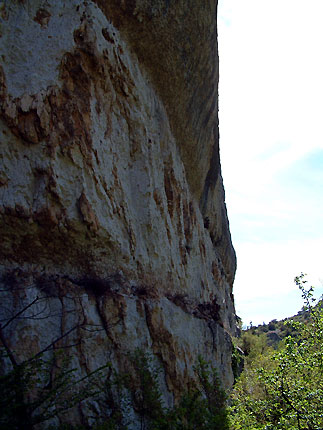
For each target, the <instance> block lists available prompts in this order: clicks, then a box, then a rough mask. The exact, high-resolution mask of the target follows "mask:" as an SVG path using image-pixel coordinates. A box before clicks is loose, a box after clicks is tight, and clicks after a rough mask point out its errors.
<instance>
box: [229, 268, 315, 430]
mask: <svg viewBox="0 0 323 430" xmlns="http://www.w3.org/2000/svg"><path fill="white" fill-rule="evenodd" d="M295 283H296V285H297V286H298V287H299V288H300V290H301V292H302V296H303V299H304V308H303V310H302V312H301V313H300V314H299V315H298V316H297V317H296V318H293V319H287V320H286V321H285V322H284V324H285V325H286V327H287V328H288V329H289V330H290V332H289V333H290V334H286V335H285V336H283V334H282V333H286V331H285V330H281V331H280V336H281V337H284V339H283V340H282V341H281V342H280V344H279V345H274V346H275V348H276V349H275V348H274V347H273V346H270V345H268V342H267V336H266V334H265V333H261V331H260V330H259V327H258V328H257V329H256V330H253V329H251V330H248V331H247V332H245V333H244V334H243V335H242V338H241V340H240V345H241V348H242V349H243V350H244V352H245V369H244V371H243V372H242V374H241V376H240V377H239V379H238V381H237V383H236V384H235V387H234V389H233V392H232V395H231V400H232V404H231V408H230V409H231V414H230V416H231V425H232V429H234V430H239V429H243V430H285V429H286V430H287V429H288V430H319V429H322V428H323V377H322V376H323V309H322V306H321V303H319V304H316V305H315V300H314V299H313V288H309V289H307V288H306V280H305V278H304V275H303V274H302V275H300V276H299V277H297V278H295ZM276 327H280V322H277V324H276Z"/></svg>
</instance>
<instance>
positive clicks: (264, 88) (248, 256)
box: [218, 0, 323, 322]
mask: <svg viewBox="0 0 323 430" xmlns="http://www.w3.org/2000/svg"><path fill="white" fill-rule="evenodd" d="M322 16H323V2H322V1H321V0H308V1H307V2H306V5H305V4H304V2H303V1H300V0H244V1H243V2H242V1H241V0H220V2H219V18H218V20H219V54H220V95H219V105H220V149H221V162H222V171H223V178H224V185H225V189H226V200H227V205H228V211H229V220H230V226H231V232H232V236H233V243H234V246H235V248H236V251H237V257H238V272H237V278H236V282H235V286H234V292H235V297H236V305H237V308H238V311H239V308H240V307H241V308H243V313H244V316H245V312H247V311H248V312H249V313H250V319H256V318H260V316H261V315H264V312H265V310H264V309H265V308H266V303H267V305H269V304H271V305H270V306H267V307H269V311H268V315H269V314H270V312H272V313H273V312H274V309H273V308H272V303H274V301H275V300H276V299H279V297H284V298H285V299H286V301H287V302H288V303H286V306H285V305H284V303H283V302H284V300H282V301H281V303H280V305H281V306H278V305H277V306H276V308H277V310H278V308H279V309H280V312H283V311H284V309H285V308H286V312H288V311H291V309H292V307H293V306H294V311H293V312H296V311H297V306H299V302H297V300H298V296H297V294H296V295H295V293H292V292H291V291H290V290H289V288H292V286H293V278H294V276H296V275H297V274H298V273H300V271H306V272H308V273H309V274H311V276H313V277H314V278H315V277H316V280H317V278H318V277H319V276H320V277H321V278H323V274H322V273H320V271H321V270H322V269H321V267H322V261H321V258H320V255H321V249H322V246H323V225H322V222H321V217H322V213H323V199H322V187H321V185H322V182H323V152H319V150H322V149H323V121H322V118H321V116H322V110H323V109H322V108H323V80H322V76H323V57H322V55H321V54H320V52H321V41H322V40H323V27H322V25H321V17H322ZM315 162H316V165H315ZM273 280H275V282H274V283H273ZM316 283H317V281H316ZM287 285H290V286H291V287H287ZM293 294H294V295H293ZM262 298H263V300H264V302H263V303H265V306H264V309H263V310H262V311H261V313H260V314H259V312H258V310H259V309H260V307H261V306H262V304H261V299H262ZM287 304H288V306H287ZM271 308H272V309H271ZM265 313H266V312H265ZM253 315H254V316H255V318H253ZM256 315H257V316H256ZM283 316H288V313H287V314H285V315H283ZM268 318H270V317H269V316H268ZM272 318H274V316H273V317H272ZM261 322H262V321H261Z"/></svg>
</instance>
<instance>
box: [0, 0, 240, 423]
mask: <svg viewBox="0 0 323 430" xmlns="http://www.w3.org/2000/svg"><path fill="white" fill-rule="evenodd" d="M216 7H217V2H216V1H209V0H205V1H203V5H201V4H200V2H196V1H193V0H185V1H184V0H180V1H177V2H171V1H169V0H153V1H148V0H137V1H136V0H121V1H119V0H118V1H116V0H110V1H107V0H93V1H81V0H55V1H54V0H46V1H45V0H33V1H31V0H21V1H18V0H16V1H5V2H2V3H1V10H0V19H1V22H0V24H1V29H0V31H1V37H0V52H1V56H0V65H1V66H0V85H1V87H0V100H1V110H0V158H1V171H0V198H1V209H0V211H1V212H0V231H1V241H0V271H1V293H0V294H1V302H2V306H1V307H0V312H1V314H2V320H3V321H9V320H10V318H12V315H16V314H17V313H19V312H20V311H21V310H22V309H24V308H26V307H28V306H29V304H31V303H33V302H34V301H35V300H36V299H38V301H37V300H36V301H35V302H34V305H32V306H37V309H36V308H35V309H34V310H33V307H32V306H31V307H30V308H28V311H30V312H33V313H29V314H25V315H24V318H22V319H20V318H16V319H14V320H13V321H12V322H11V323H10V324H8V325H7V326H6V329H5V330H4V335H5V337H6V339H7V341H8V343H9V345H10V347H11V348H12V349H14V350H15V351H16V354H17V357H19V359H20V360H23V359H26V358H28V356H30V354H36V353H37V352H38V351H40V350H42V349H44V348H46V345H48V344H50V343H51V342H53V341H55V340H56V339H59V340H58V341H57V347H64V345H65V343H67V344H68V345H72V346H69V347H68V348H67V349H66V351H68V354H70V355H71V356H72V357H73V360H74V362H75V366H76V367H77V368H78V369H79V372H80V374H84V373H86V372H89V371H92V370H94V369H95V368H97V367H98V366H101V365H103V364H104V363H105V362H106V361H107V359H109V360H110V361H111V362H113V363H114V364H115V366H116V367H118V368H122V367H123V366H126V364H125V363H126V361H127V357H126V354H127V352H129V351H133V350H134V349H136V348H141V349H143V350H146V351H150V352H151V353H153V355H154V357H156V360H157V361H158V362H159V364H160V365H161V367H162V369H163V372H164V386H163V393H164V397H165V399H168V400H167V401H168V402H172V401H173V399H176V398H178V396H179V395H180V392H181V391H182V389H183V387H185V386H187V385H189V384H190V381H191V380H192V379H194V375H193V373H192V365H194V364H195V362H196V359H197V356H198V355H199V354H200V355H202V356H203V357H204V358H205V359H206V360H207V361H211V362H212V363H213V364H214V365H215V366H216V367H217V368H218V369H219V372H220V376H221V379H222V381H223V382H224V384H225V386H230V384H231V383H232V381H233V375H232V368H231V339H230V335H231V334H232V333H233V332H234V331H235V312H234V304H233V296H232V283H233V279H234V274H235V267H236V261H235V253H234V250H233V247H232V243H231V237H230V232H229V225H228V219H227V214H226V208H225V202H224V190H223V184H222V178H221V169H220V161H219V132H218V114H217V113H218V54H217V28H216ZM40 299H41V304H44V303H45V308H46V310H45V311H42V309H43V308H42V307H41V304H40V303H39V300H40ZM45 308H44V309H45ZM42 312H44V313H42ZM36 314H37V315H40V316H41V317H39V318H36V317H34V316H35V315H36ZM84 324H88V325H89V326H92V327H93V326H95V327H101V328H102V330H96V331H94V332H92V333H91V334H89V332H88V331H85V330H82V329H81V328H82V326H84ZM73 327H75V329H74V330H72V328H73ZM66 333H69V334H68V336H67V335H66V336H65V334H66ZM64 342H65V343H64ZM74 343H75V345H73V344H74ZM81 415H82V414H81ZM82 419H83V420H85V421H86V416H85V415H84V413H83V416H82Z"/></svg>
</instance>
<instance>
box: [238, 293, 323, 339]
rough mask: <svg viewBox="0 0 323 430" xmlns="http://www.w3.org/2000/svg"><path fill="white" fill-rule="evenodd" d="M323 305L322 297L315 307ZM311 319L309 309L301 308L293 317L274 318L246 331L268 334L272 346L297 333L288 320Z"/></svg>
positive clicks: (245, 331)
mask: <svg viewBox="0 0 323 430" xmlns="http://www.w3.org/2000/svg"><path fill="white" fill-rule="evenodd" d="M317 307H323V299H321V300H320V301H319V302H318V303H317V305H316V306H315V308H317ZM308 319H309V311H307V310H306V309H304V308H303V309H302V310H300V311H299V312H298V313H297V314H296V315H293V316H292V317H288V318H284V319H282V320H276V319H273V320H272V321H270V322H269V323H268V324H259V325H258V326H251V327H249V328H247V329H246V330H243V332H244V333H250V334H254V335H261V334H266V336H267V342H268V344H269V345H271V346H275V345H276V344H277V343H278V342H279V341H280V340H282V339H284V338H285V337H287V336H293V335H295V334H296V332H297V330H296V328H294V327H292V325H291V324H288V322H291V321H297V322H306V321H307V320H308Z"/></svg>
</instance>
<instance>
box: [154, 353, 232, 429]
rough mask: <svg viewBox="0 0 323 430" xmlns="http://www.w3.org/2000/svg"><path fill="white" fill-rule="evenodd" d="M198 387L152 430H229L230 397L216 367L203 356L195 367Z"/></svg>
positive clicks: (166, 413)
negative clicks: (223, 387)
mask: <svg viewBox="0 0 323 430" xmlns="http://www.w3.org/2000/svg"><path fill="white" fill-rule="evenodd" d="M194 371H195V374H196V376H197V378H198V384H197V386H196V387H195V388H194V389H191V390H189V391H187V392H186V393H184V394H183V396H182V398H181V400H180V402H179V404H178V405H176V406H174V407H173V408H171V409H168V410H164V411H163V414H162V415H160V416H159V418H158V419H157V420H156V419H155V420H154V421H153V422H152V424H151V427H150V428H151V429H152V430H195V429H198V428H200V429H203V430H229V421H228V412H227V405H226V400H227V396H226V393H225V391H224V390H223V389H222V387H221V383H220V380H219V377H218V374H217V371H216V369H215V368H214V367H211V366H210V365H209V364H208V363H206V362H205V361H204V360H203V359H202V358H201V357H199V359H198V363H197V365H196V366H195V367H194Z"/></svg>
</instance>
